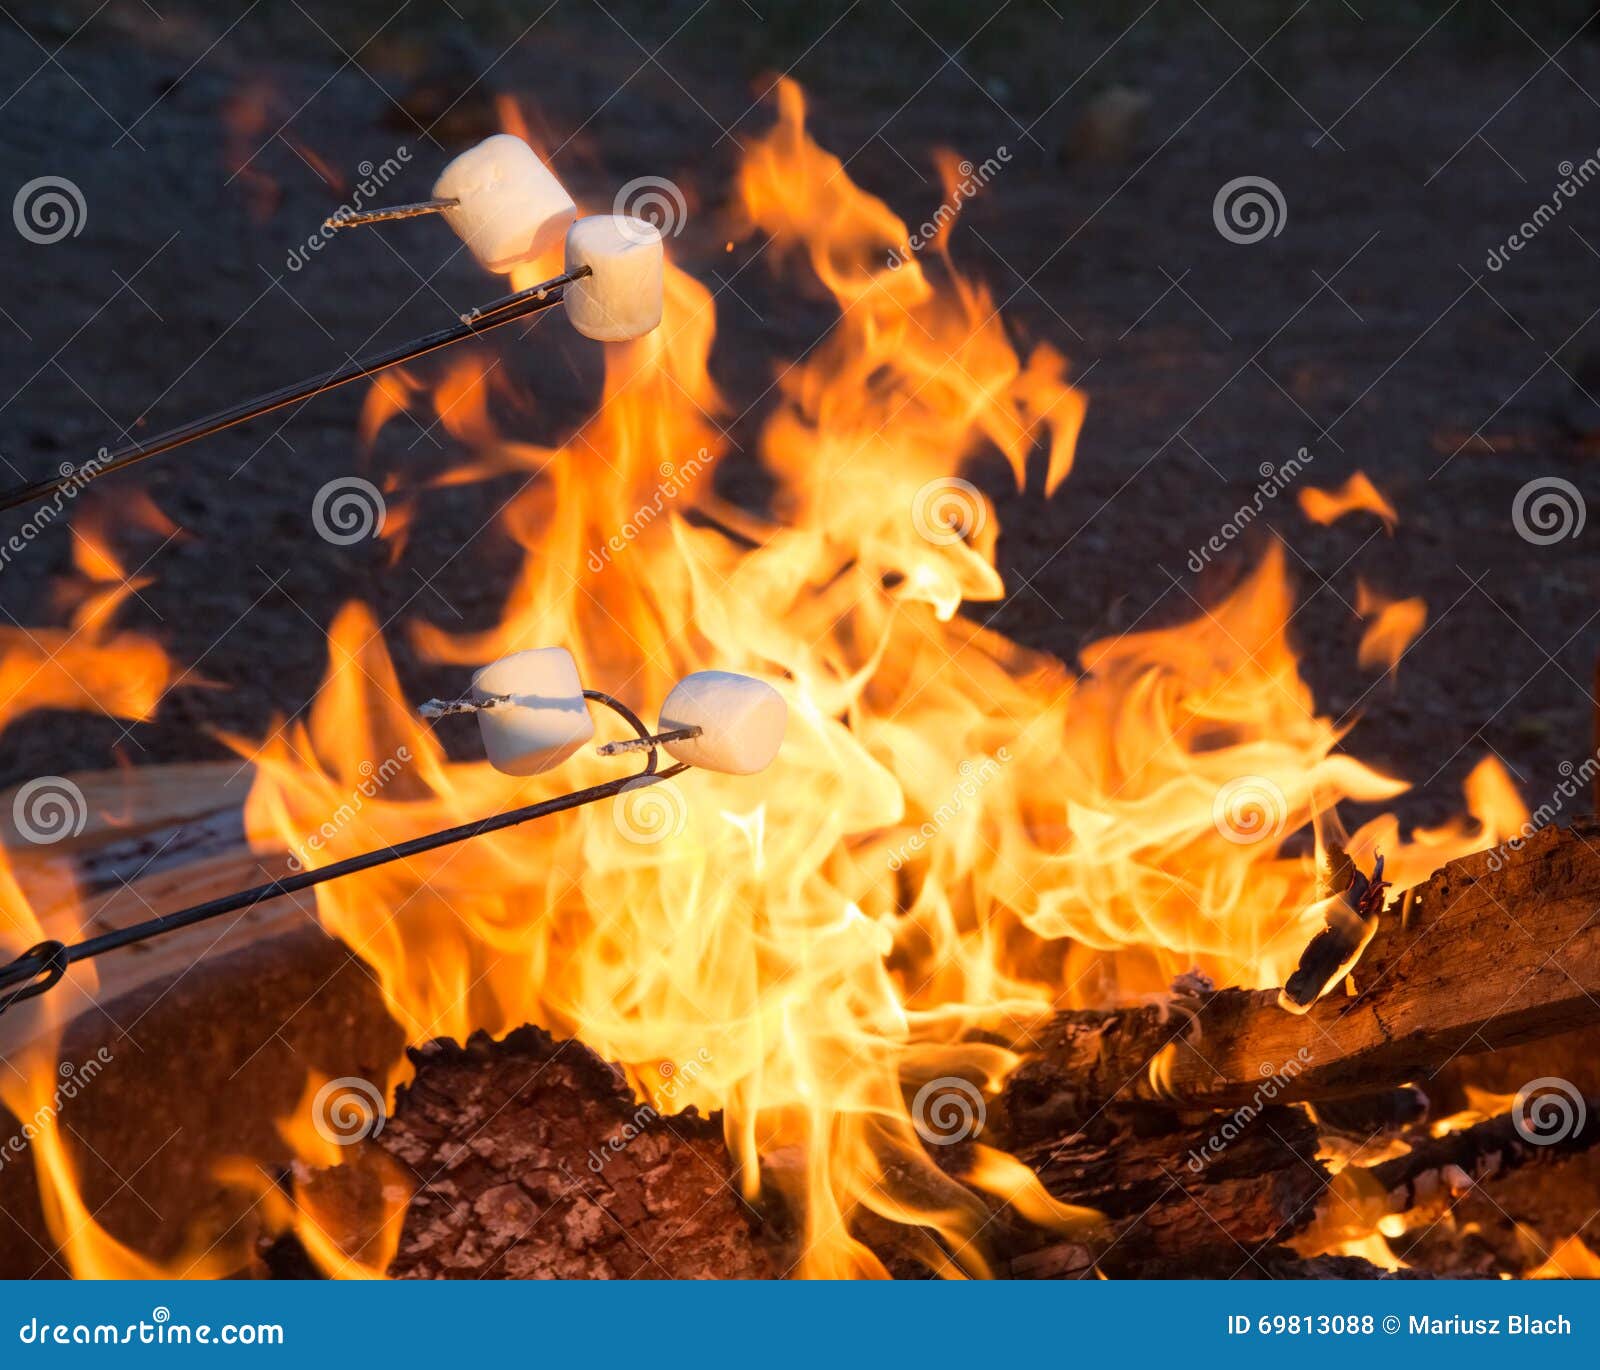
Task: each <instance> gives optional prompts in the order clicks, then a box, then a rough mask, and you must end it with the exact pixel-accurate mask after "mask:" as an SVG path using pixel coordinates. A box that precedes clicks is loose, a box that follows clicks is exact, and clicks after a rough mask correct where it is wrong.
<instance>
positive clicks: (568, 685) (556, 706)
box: [472, 647, 594, 775]
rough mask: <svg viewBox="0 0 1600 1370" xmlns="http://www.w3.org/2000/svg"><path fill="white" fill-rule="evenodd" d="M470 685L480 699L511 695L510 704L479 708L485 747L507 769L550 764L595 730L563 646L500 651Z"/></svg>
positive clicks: (516, 771)
mask: <svg viewBox="0 0 1600 1370" xmlns="http://www.w3.org/2000/svg"><path fill="white" fill-rule="evenodd" d="M472 690H473V693H474V694H475V695H476V696H477V697H478V698H480V699H483V698H486V697H488V696H492V695H510V696H511V702H510V703H509V704H500V705H496V706H495V707H494V708H490V709H481V710H479V712H478V729H479V731H480V732H481V733H482V735H483V746H484V750H485V751H486V752H488V754H489V761H490V763H491V764H492V765H493V766H494V768H495V770H497V771H503V772H504V773H505V774H506V775H538V774H539V773H540V772H541V771H548V770H551V769H552V768H554V767H556V766H559V765H560V764H561V763H562V762H563V761H565V760H566V759H567V758H568V757H569V756H571V755H572V754H573V752H575V751H577V750H578V748H579V747H581V746H583V744H584V743H585V742H587V741H588V740H589V739H590V738H591V737H593V736H594V720H593V719H592V718H590V717H589V709H588V706H587V705H586V704H585V703H584V699H583V685H582V682H580V681H579V679H578V663H577V662H575V661H574V660H573V659H572V653H571V652H569V651H567V649H566V648H565V647H538V648H535V649H534V650H532V651H528V652H516V653H514V654H513V655H511V656H508V657H502V658H501V659H500V660H499V661H496V662H494V663H493V664H492V665H489V666H485V667H484V668H483V669H482V670H480V671H478V672H477V673H476V674H475V675H474V676H473V677H472Z"/></svg>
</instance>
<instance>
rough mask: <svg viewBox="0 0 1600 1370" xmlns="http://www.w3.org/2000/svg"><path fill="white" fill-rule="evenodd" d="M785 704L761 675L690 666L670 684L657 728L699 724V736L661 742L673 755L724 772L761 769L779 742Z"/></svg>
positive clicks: (785, 719)
mask: <svg viewBox="0 0 1600 1370" xmlns="http://www.w3.org/2000/svg"><path fill="white" fill-rule="evenodd" d="M788 720H789V706H788V705H787V704H785V703H784V702H783V696H782V695H780V694H779V693H778V692H777V691H776V690H774V689H773V688H772V686H770V685H768V684H767V683H766V682H765V681H763V680H755V679H752V678H751V677H750V676H747V675H735V674H734V673H733V672H732V671H696V672H695V673H694V674H693V675H686V676H684V678H683V679H682V680H680V681H679V682H678V683H677V684H676V685H674V686H673V687H672V693H671V694H669V695H668V696H667V702H666V703H665V704H663V705H662V706H661V731H662V732H668V731H670V730H671V729H673V728H690V727H695V726H698V727H699V728H700V730H701V731H700V736H699V737H691V738H688V739H686V740H685V741H682V742H667V743H664V744H663V745H664V746H665V747H666V749H667V753H668V755H670V756H671V757H672V758H673V759H674V760H676V761H687V762H688V763H689V764H690V765H691V766H703V767H705V769H706V770H708V771H724V772H726V773H727V774H729V775H754V774H755V773H756V772H757V771H764V770H766V768H767V767H768V766H770V765H771V764H772V759H773V757H775V756H777V754H778V748H779V747H781V746H782V745H783V730H784V726H785V724H787V722H788Z"/></svg>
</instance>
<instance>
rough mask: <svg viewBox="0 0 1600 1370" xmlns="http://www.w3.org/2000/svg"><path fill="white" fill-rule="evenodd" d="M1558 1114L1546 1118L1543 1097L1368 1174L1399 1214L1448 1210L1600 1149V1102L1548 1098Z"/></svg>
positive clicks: (1421, 1145) (1425, 1143)
mask: <svg viewBox="0 0 1600 1370" xmlns="http://www.w3.org/2000/svg"><path fill="white" fill-rule="evenodd" d="M1544 1102H1545V1103H1546V1104H1547V1105H1548V1106H1549V1107H1550V1108H1551V1109H1552V1110H1553V1111H1552V1112H1551V1113H1550V1114H1549V1116H1548V1117H1545V1118H1541V1117H1540V1115H1539V1112H1538V1109H1539V1106H1540V1098H1539V1096H1537V1095H1535V1096H1530V1098H1529V1099H1528V1101H1527V1104H1526V1105H1525V1106H1524V1107H1522V1108H1520V1109H1517V1110H1515V1111H1513V1112H1511V1113H1502V1114H1501V1115H1500V1116H1499V1117H1497V1118H1487V1119H1485V1120H1484V1121H1483V1122H1481V1123H1475V1124H1474V1125H1473V1126H1471V1127H1468V1128H1463V1129H1462V1130H1461V1131H1459V1132H1452V1133H1448V1134H1447V1135H1445V1136H1443V1137H1428V1138H1425V1139H1423V1140H1421V1141H1418V1142H1416V1143H1415V1144H1414V1145H1413V1146H1412V1148H1411V1150H1410V1151H1409V1152H1407V1153H1406V1154H1405V1155H1403V1156H1396V1157H1395V1158H1394V1159H1393V1160H1388V1161H1382V1162H1380V1163H1379V1164H1377V1165H1375V1166H1373V1167H1371V1168H1370V1169H1369V1170H1368V1172H1367V1174H1368V1175H1369V1176H1370V1177H1371V1178H1372V1179H1373V1180H1374V1181H1376V1183H1377V1184H1378V1186H1379V1187H1380V1188H1381V1189H1382V1191H1383V1192H1384V1194H1385V1195H1386V1196H1387V1199H1388V1204H1389V1207H1390V1208H1391V1209H1392V1210H1393V1211H1394V1212H1396V1213H1409V1212H1412V1211H1414V1210H1417V1209H1422V1208H1436V1207H1439V1206H1441V1205H1445V1206H1448V1205H1449V1204H1450V1203H1451V1202H1453V1201H1454V1199H1455V1198H1457V1197H1459V1196H1460V1195H1461V1194H1464V1193H1466V1192H1467V1191H1468V1190H1469V1189H1470V1188H1471V1187H1472V1186H1474V1185H1478V1184H1483V1183H1486V1182H1488V1181H1491V1180H1494V1179H1497V1178H1498V1177H1500V1176H1502V1175H1506V1174H1509V1173H1510V1172H1512V1171H1514V1170H1519V1169H1521V1168H1522V1167H1523V1166H1526V1165H1531V1164H1534V1163H1536V1162H1539V1163H1545V1164H1551V1163H1555V1162H1557V1161H1560V1160H1562V1159H1564V1158H1566V1157H1568V1156H1572V1155H1575V1154H1576V1153H1578V1152H1581V1151H1587V1150H1589V1148H1591V1147H1593V1146H1595V1145H1600V1099H1584V1098H1582V1096H1573V1097H1567V1098H1562V1097H1561V1096H1559V1095H1557V1094H1555V1093H1549V1092H1547V1093H1546V1095H1545V1097H1544Z"/></svg>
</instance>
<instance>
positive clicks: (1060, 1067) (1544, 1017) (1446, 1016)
mask: <svg viewBox="0 0 1600 1370" xmlns="http://www.w3.org/2000/svg"><path fill="white" fill-rule="evenodd" d="M1352 980H1353V982H1354V984H1355V986H1356V988H1357V990H1358V992H1357V993H1356V994H1355V995H1354V997H1349V996H1347V995H1346V994H1344V993H1342V992H1340V991H1338V990H1335V991H1334V992H1333V993H1332V994H1329V995H1328V996H1326V997H1325V998H1323V999H1322V1000H1321V1001H1319V1002H1318V1003H1317V1004H1316V1005H1314V1006H1313V1007H1312V1009H1311V1010H1310V1012H1308V1013H1306V1014H1304V1015H1295V1014H1291V1013H1286V1012H1285V1011H1284V1010H1282V1009H1281V1008H1279V1007H1278V1004H1277V994H1276V992H1275V991H1272V990H1259V991H1250V990H1222V991H1220V992H1214V993H1211V994H1209V995H1203V994H1202V995H1199V996H1196V997H1195V998H1194V999H1193V1000H1192V1001H1191V1002H1190V1004H1189V1005H1188V1007H1189V1009H1190V1010H1191V1011H1192V1020H1191V1017H1190V1015H1189V1014H1186V1013H1184V1012H1173V1011H1170V1010H1167V1009H1163V1008H1159V1007H1144V1008H1139V1009H1132V1010H1123V1011H1115V1012H1108V1013H1100V1012H1081V1011H1080V1012H1070V1013H1063V1014H1060V1015H1058V1016H1057V1017H1056V1018H1055V1019H1054V1020H1053V1021H1052V1022H1051V1023H1050V1024H1049V1025H1048V1026H1047V1027H1046V1028H1045V1029H1043V1030H1042V1032H1041V1033H1039V1034H1037V1046H1036V1048H1035V1050H1034V1053H1033V1055H1032V1057H1031V1059H1030V1060H1029V1061H1027V1062H1026V1063H1025V1064H1024V1065H1023V1066H1022V1067H1020V1068H1019V1069H1018V1070H1017V1071H1016V1072H1015V1073H1014V1074H1013V1076H1012V1078H1011V1080H1010V1081H1009V1083H1008V1084H1007V1086H1006V1091H1005V1096H1004V1114H1005V1117H1006V1118H1007V1120H1008V1124H1009V1126H1010V1127H1011V1129H1012V1133H1013V1136H1014V1137H1015V1138H1017V1139H1019V1140H1022V1141H1027V1140H1033V1139H1038V1138H1040V1137H1045V1136H1050V1135H1054V1134H1057V1133H1059V1132H1061V1131H1063V1130H1064V1129H1065V1128H1067V1127H1069V1126H1070V1124H1071V1121H1072V1120H1073V1119H1075V1118H1082V1117H1087V1116H1090V1115H1092V1114H1093V1113H1094V1112H1095V1110H1097V1109H1098V1108H1100V1107H1102V1106H1103V1105H1104V1104H1105V1103H1106V1102H1108V1101H1109V1100H1112V1099H1117V1098H1122V1099H1144V1100H1162V1101H1165V1102H1167V1103H1168V1104H1170V1105H1172V1106H1175V1107H1181V1108H1220V1109H1229V1108H1239V1107H1246V1108H1259V1107H1262V1106H1263V1105H1264V1104H1266V1103H1274V1102H1277V1103H1282V1102H1284V1101H1288V1100H1303V1099H1324V1098H1337V1097H1341V1096H1348V1095H1353V1094H1359V1093H1364V1092H1367V1091H1369V1090H1372V1089H1375V1088H1380V1087H1383V1086H1389V1085H1394V1084H1398V1083H1400V1082H1402V1081H1405V1080H1410V1079H1417V1078H1422V1077H1425V1076H1426V1075H1427V1074H1428V1073H1429V1072H1431V1071H1432V1070H1435V1069H1437V1068H1438V1067H1439V1065H1440V1064H1441V1063H1443V1062H1446V1061H1449V1060H1452V1059H1453V1058H1455V1057H1456V1056H1458V1055H1462V1054H1473V1053H1477V1052H1485V1051H1492V1050H1495V1049H1497V1048H1499V1047H1501V1046H1505V1045H1509V1044H1513V1043H1517V1042H1524V1041H1530V1040H1533V1039H1535V1038H1542V1037H1548V1036H1551V1035H1554V1034H1557V1033H1562V1032H1567V1031H1570V1030H1572V1029H1574V1028H1579V1027H1583V1026H1586V1025H1590V1024H1594V1023H1600V826H1597V825H1596V823H1595V822H1594V820H1585V821H1582V822H1579V823H1576V824H1574V826H1573V827H1572V828H1571V829H1569V830H1561V829H1554V828H1549V829H1545V830H1544V831H1542V832H1539V833H1537V834H1536V835H1534V836H1533V837H1532V838H1530V839H1529V840H1528V842H1527V843H1526V845H1524V846H1523V847H1522V849H1521V850H1520V851H1517V852H1513V853H1509V854H1506V853H1489V852H1480V853H1477V854H1476V855H1473V856H1469V857H1466V858H1464V859H1463V860H1460V861H1453V862H1451V863H1450V864H1449V865H1448V866H1446V867H1445V868H1444V869H1443V870H1441V871H1439V872H1438V873H1436V874H1435V875H1434V876H1433V877H1432V878H1431V879H1430V880H1429V881H1428V882H1427V883H1426V884H1425V885H1423V886H1421V887H1420V888H1419V889H1418V890H1417V891H1415V892H1414V895H1413V898H1412V899H1411V901H1410V903H1409V911H1408V915H1407V916H1406V917H1405V918H1402V917H1401V916H1400V915H1399V914H1397V913H1394V912H1390V913H1386V914H1385V915H1383V922H1382V925H1381V926H1380V928H1379V931H1378V932H1377V934H1376V935H1375V936H1374V938H1373V941H1372V943H1371V945H1369V947H1368V948H1367V951H1366V954H1365V955H1364V956H1363V957H1362V959H1361V961H1360V962H1359V963H1358V965H1357V966H1356V968H1355V971H1354V974H1353V976H1352Z"/></svg>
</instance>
